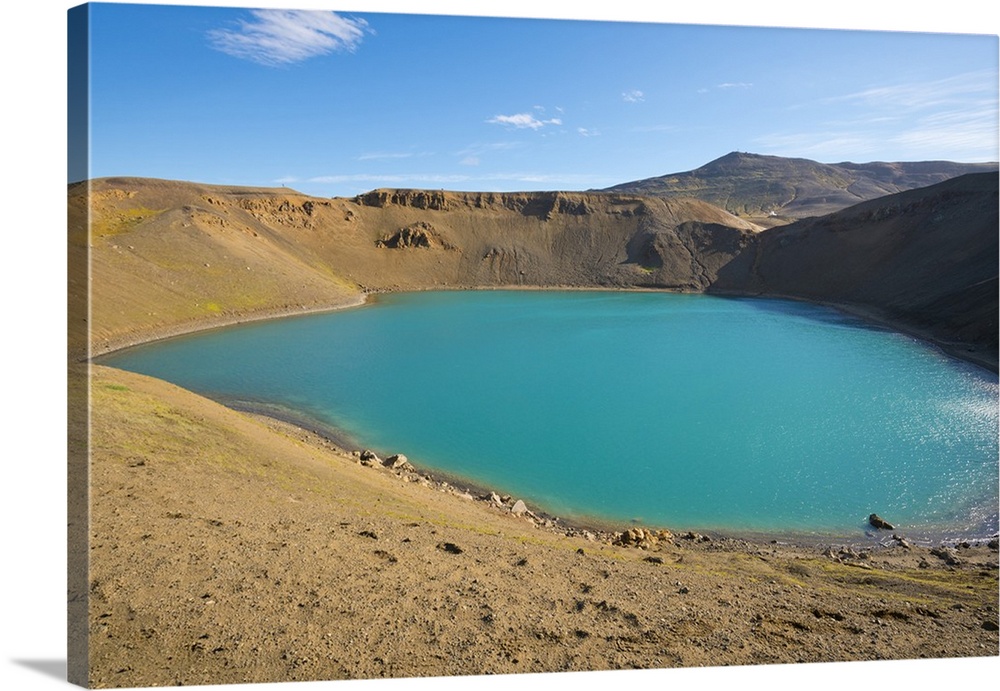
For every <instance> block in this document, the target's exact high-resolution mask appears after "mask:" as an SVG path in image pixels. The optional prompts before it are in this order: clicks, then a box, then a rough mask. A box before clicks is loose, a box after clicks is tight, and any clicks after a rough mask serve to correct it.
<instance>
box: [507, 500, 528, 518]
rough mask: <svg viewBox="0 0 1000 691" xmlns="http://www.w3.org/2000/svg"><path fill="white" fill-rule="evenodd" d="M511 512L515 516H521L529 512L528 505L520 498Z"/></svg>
mask: <svg viewBox="0 0 1000 691" xmlns="http://www.w3.org/2000/svg"><path fill="white" fill-rule="evenodd" d="M510 512H511V513H512V514H514V515H515V516H521V515H523V514H525V513H527V512H528V507H527V506H526V505H525V503H524V502H523V501H521V500H520V499H518V500H517V501H516V502H514V506H512V507H511V509H510Z"/></svg>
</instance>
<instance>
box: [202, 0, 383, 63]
mask: <svg viewBox="0 0 1000 691" xmlns="http://www.w3.org/2000/svg"><path fill="white" fill-rule="evenodd" d="M250 14H252V15H253V20H252V21H246V20H240V21H239V27H238V28H236V29H214V30H212V31H209V32H208V38H209V41H210V43H211V45H212V47H213V48H215V49H216V50H220V51H222V52H223V53H226V54H227V55H232V56H233V57H236V58H241V59H244V60H250V61H252V62H256V63H260V64H262V65H284V64H289V63H294V62H301V61H302V60H307V59H309V58H313V57H316V56H319V55H326V54H328V53H332V52H335V51H345V50H346V51H353V50H354V49H355V48H357V47H358V45H359V44H360V43H361V40H362V38H363V37H364V35H365V33H366V32H367V31H369V30H368V23H367V22H365V21H364V20H362V19H346V18H344V17H341V16H339V15H337V14H335V13H333V12H327V11H319V10H316V11H312V10H252V11H251V13H250Z"/></svg>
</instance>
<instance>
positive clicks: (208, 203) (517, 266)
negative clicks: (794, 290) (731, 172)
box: [70, 178, 758, 353]
mask: <svg viewBox="0 0 1000 691" xmlns="http://www.w3.org/2000/svg"><path fill="white" fill-rule="evenodd" d="M86 191H87V188H86V186H77V187H74V188H72V189H71V190H70V215H71V226H72V227H74V228H76V229H77V230H76V231H74V232H72V233H71V242H75V243H77V245H78V246H80V243H82V242H84V240H83V239H82V238H83V237H85V236H84V234H83V232H82V230H84V229H85V227H86V225H85V222H83V221H82V220H81V218H82V216H83V214H84V213H85V211H86V204H85V193H86ZM90 192H91V204H90V212H91V214H92V216H91V219H92V220H91V222H92V226H91V228H92V232H91V238H90V244H91V247H90V252H91V257H92V279H93V282H92V286H93V287H92V291H93V292H92V302H91V307H92V310H93V315H92V316H93V320H92V323H91V326H92V339H93V340H92V343H93V348H94V350H95V352H97V353H99V352H102V351H104V350H107V349H109V348H112V347H115V346H119V345H123V344H127V343H129V342H131V341H132V340H138V339H139V338H142V337H148V335H149V334H151V333H155V334H156V335H166V334H168V333H172V332H175V331H183V330H189V329H191V328H195V327H196V326H205V325H212V324H224V323H227V322H231V321H234V320H238V319H245V318H252V317H260V316H267V315H271V314H278V313H281V312H293V311H302V310H306V309H319V308H329V307H333V306H337V305H341V304H344V303H346V302H349V301H352V300H356V299H357V298H358V297H359V296H360V295H361V294H362V293H364V292H368V291H384V290H422V289H429V288H451V287H468V288H473V287H487V286H588V287H594V286H609V287H656V288H668V289H673V290H685V291H702V290H704V289H705V288H706V287H707V286H708V285H709V284H710V283H711V282H712V280H714V278H715V272H716V271H717V270H718V269H719V268H720V267H721V266H723V265H724V264H725V263H727V262H728V261H729V260H730V259H732V258H733V257H734V256H735V255H736V254H737V253H738V252H739V251H740V250H741V249H742V248H743V247H744V246H745V244H746V243H747V242H748V241H749V238H750V236H751V235H752V234H753V232H754V231H756V230H758V229H757V228H756V227H755V226H753V225H752V224H749V223H747V222H745V221H741V220H739V219H737V218H735V217H733V216H731V215H730V214H728V213H726V212H724V211H722V210H721V209H718V208H716V207H713V206H711V205H709V204H706V203H704V202H701V201H697V200H664V199H645V198H641V197H632V196H613V195H603V194H593V195H588V194H571V193H563V192H551V193H520V194H477V193H456V192H433V191H421V190H375V191H373V192H370V193H368V194H365V195H361V196H359V197H357V198H354V199H323V198H314V197H308V196H305V195H302V194H299V193H297V192H294V191H292V190H288V189H248V188H228V187H221V186H207V185H197V184H191V183H181V182H168V181H162V180H146V179H134V178H131V179H130V178H113V179H104V180H96V181H93V182H92V183H91V186H90ZM73 219H76V220H75V223H74V221H73Z"/></svg>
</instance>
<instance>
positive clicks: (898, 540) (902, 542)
mask: <svg viewBox="0 0 1000 691" xmlns="http://www.w3.org/2000/svg"><path fill="white" fill-rule="evenodd" d="M892 539H893V540H895V541H896V544H897V545H899V546H900V547H902V548H904V549H910V543H909V542H907V541H906V538H903V537H900V536H899V535H896V534H895V533H893V534H892Z"/></svg>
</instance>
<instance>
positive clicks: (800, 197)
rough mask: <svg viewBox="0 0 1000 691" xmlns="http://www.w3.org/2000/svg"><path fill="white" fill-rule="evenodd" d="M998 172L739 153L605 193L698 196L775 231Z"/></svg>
mask: <svg viewBox="0 0 1000 691" xmlns="http://www.w3.org/2000/svg"><path fill="white" fill-rule="evenodd" d="M995 170H997V164H996V163H953V162H950V161H920V162H902V163H882V162H876V163H834V164H827V163H818V162H816V161H811V160H809V159H805V158H784V157H781V156H763V155H760V154H751V153H744V152H739V151H734V152H732V153H729V154H726V155H725V156H723V157H721V158H718V159H716V160H714V161H711V162H709V163H706V164H705V165H703V166H701V167H700V168H696V169H695V170H690V171H686V172H682V173H671V174H668V175H663V176H660V177H653V178H647V179H645V180H636V181H633V182H626V183H623V184H620V185H615V186H613V187H609V188H607V189H606V190H604V191H605V192H613V193H617V194H645V195H651V196H657V197H665V198H674V197H696V198H698V199H703V200H705V201H707V202H709V203H711V204H715V205H717V206H720V207H722V208H724V209H726V210H727V211H729V212H730V213H732V214H736V215H737V216H740V217H742V218H746V219H748V220H752V221H754V222H756V223H759V224H762V225H767V226H773V225H776V224H779V223H787V222H789V221H791V220H795V219H801V218H805V217H808V216H821V215H823V214H829V213H833V212H835V211H838V210H840V209H843V208H845V207H847V206H851V205H853V204H857V203H859V202H863V201H866V200H869V199H875V198H877V197H882V196H885V195H887V194H894V193H896V192H903V191H906V190H910V189H915V188H918V187H926V186H927V185H932V184H935V183H938V182H942V181H944V180H947V179H949V178H953V177H957V176H959V175H965V174H967V173H975V172H989V171H995Z"/></svg>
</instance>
